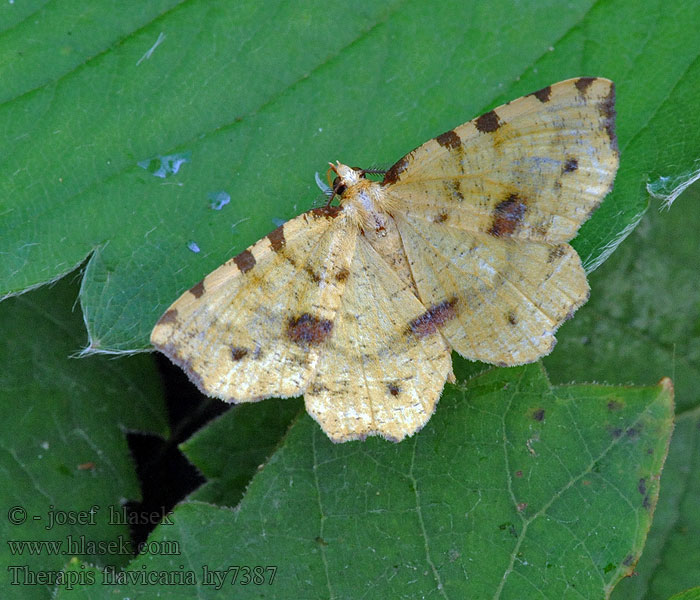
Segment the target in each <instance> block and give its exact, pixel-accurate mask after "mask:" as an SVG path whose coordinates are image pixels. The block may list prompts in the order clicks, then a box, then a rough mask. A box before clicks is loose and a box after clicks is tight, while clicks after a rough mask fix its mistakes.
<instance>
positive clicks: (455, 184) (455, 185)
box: [445, 179, 464, 202]
mask: <svg viewBox="0 0 700 600" xmlns="http://www.w3.org/2000/svg"><path fill="white" fill-rule="evenodd" d="M445 183H446V185H447V187H448V189H449V191H451V192H452V196H454V197H455V198H457V200H459V201H460V202H461V201H462V200H464V195H463V194H462V190H461V189H460V187H459V181H458V180H456V179H448V180H447V181H446V182H445Z"/></svg>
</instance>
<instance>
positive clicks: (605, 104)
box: [600, 84, 619, 154]
mask: <svg viewBox="0 0 700 600" xmlns="http://www.w3.org/2000/svg"><path fill="white" fill-rule="evenodd" d="M600 115H601V116H602V117H603V128H604V129H605V132H606V133H607V134H608V137H609V138H610V144H611V146H612V149H613V151H614V152H615V154H619V149H618V147H617V136H616V134H615V84H612V85H611V86H610V92H608V95H607V96H606V97H605V100H603V101H602V102H601V103H600Z"/></svg>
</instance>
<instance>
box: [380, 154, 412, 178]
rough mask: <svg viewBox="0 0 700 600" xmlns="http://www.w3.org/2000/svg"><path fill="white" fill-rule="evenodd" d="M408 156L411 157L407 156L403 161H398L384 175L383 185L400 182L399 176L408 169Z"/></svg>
mask: <svg viewBox="0 0 700 600" xmlns="http://www.w3.org/2000/svg"><path fill="white" fill-rule="evenodd" d="M408 156H409V155H406V156H404V157H403V158H402V159H401V160H399V161H397V162H396V163H395V164H394V165H393V166H392V167H391V169H389V170H388V171H387V172H386V173H385V174H384V180H383V181H382V185H389V184H392V183H396V182H397V181H398V180H399V175H401V173H403V172H404V171H405V170H406V169H407V168H408Z"/></svg>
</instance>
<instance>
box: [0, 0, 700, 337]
mask: <svg viewBox="0 0 700 600" xmlns="http://www.w3.org/2000/svg"><path fill="white" fill-rule="evenodd" d="M19 4H21V3H15V4H11V5H10V4H4V5H2V6H0V11H1V12H0V23H1V22H8V23H12V24H13V25H12V27H10V28H8V29H7V30H6V31H4V32H3V34H2V36H0V50H1V51H2V54H0V72H3V73H7V74H10V75H12V77H13V83H12V87H11V90H12V91H11V92H8V93H7V94H6V95H5V101H4V103H3V104H2V105H0V131H2V132H3V134H2V137H1V139H0V156H2V161H0V203H2V205H1V206H0V216H1V218H2V229H3V235H2V236H0V240H1V241H0V252H1V253H2V256H3V261H2V264H0V269H1V271H0V285H2V290H1V291H0V294H2V293H7V294H14V293H19V292H21V291H23V290H25V289H27V288H28V287H31V286H34V285H37V284H40V283H42V282H46V281H49V280H51V279H54V278H55V277H57V276H58V275H60V274H62V273H66V272H67V271H69V270H71V269H72V268H73V267H74V266H75V265H76V264H78V263H80V262H81V261H82V260H84V259H85V257H86V256H89V257H90V258H89V262H88V267H87V270H86V272H85V278H84V283H83V287H82V290H81V296H80V301H81V305H82V308H83V310H84V312H85V314H86V322H87V325H88V329H89V335H90V349H91V350H95V351H110V350H132V349H135V348H143V347H145V346H146V345H147V340H148V333H149V330H150V328H151V326H152V325H153V323H154V321H155V320H156V319H157V317H158V315H159V314H160V312H161V311H162V310H163V309H164V308H165V307H166V306H167V305H168V304H169V303H170V302H171V301H172V300H173V299H175V298H176V297H177V295H178V293H180V292H181V291H182V290H183V289H184V288H186V287H188V286H189V285H191V284H192V283H193V282H195V281H198V280H199V279H201V277H202V276H203V275H204V274H206V273H207V272H208V271H210V270H211V269H212V268H213V267H215V266H216V265H217V264H219V263H221V262H223V261H224V260H225V259H226V258H228V257H229V256H231V255H232V254H234V253H236V252H238V251H240V250H242V249H243V248H244V247H246V246H247V245H248V244H250V243H252V242H254V241H255V240H256V239H257V238H259V237H260V236H261V235H263V234H264V233H266V232H267V231H269V230H270V229H271V228H272V227H273V226H274V222H275V220H276V219H286V218H289V217H291V216H294V215H295V214H297V213H298V212H301V211H302V210H304V209H306V208H308V207H309V206H310V205H311V204H312V203H313V202H314V199H315V198H318V195H319V193H318V190H317V189H316V188H315V185H314V183H313V181H314V180H313V175H314V173H315V172H316V171H323V170H324V169H325V167H324V165H325V164H326V162H327V161H328V160H329V159H336V158H340V159H343V160H344V161H347V162H350V163H351V164H363V165H370V164H380V165H386V166H388V165H390V164H391V163H393V162H394V161H395V160H396V159H398V158H399V157H400V156H401V155H403V154H404V153H405V152H407V151H408V150H410V149H411V148H412V147H414V146H416V145H418V144H419V143H421V142H423V141H425V140H426V139H428V138H429V137H431V136H434V135H436V134H438V133H441V132H442V131H444V130H446V129H448V128H450V127H453V126H454V125H457V124H459V123H461V122H463V121H465V120H467V119H470V118H472V117H474V116H476V115H478V114H479V113H480V112H482V111H484V110H486V109H488V108H490V107H492V106H494V105H496V104H498V103H500V102H503V101H506V100H511V99H513V98H515V97H517V96H519V95H522V94H524V93H527V92H531V91H532V90H534V89H538V88H539V87H541V86H543V85H546V84H549V83H553V82H555V81H557V80H561V79H564V78H567V77H572V76H576V75H604V76H607V77H611V78H612V79H614V80H615V81H616V82H617V84H618V123H619V139H620V147H621V150H622V166H621V169H620V172H619V175H618V179H617V183H616V190H615V192H614V193H613V194H612V195H611V196H610V197H609V198H608V199H607V200H606V202H605V203H604V204H603V206H602V207H601V209H600V210H599V211H598V212H597V213H596V215H595V216H594V217H593V219H592V220H591V221H590V222H589V223H588V224H587V225H586V226H585V227H584V228H583V230H582V232H581V234H580V236H579V238H578V239H577V240H576V242H575V244H576V246H577V248H578V250H579V251H580V253H581V255H582V257H583V258H584V261H585V262H586V264H587V266H588V267H589V268H590V269H592V268H594V267H595V266H596V265H597V264H598V263H599V262H600V261H601V260H602V259H603V258H604V256H605V255H606V254H607V253H608V252H609V251H610V250H611V249H612V248H614V246H615V245H616V244H617V242H618V241H619V240H620V239H621V237H623V236H624V235H625V234H626V233H627V232H628V231H629V230H630V229H631V227H632V226H633V224H634V223H635V222H636V220H637V218H638V216H639V214H640V213H641V212H642V211H643V209H644V206H645V203H646V200H645V190H644V187H643V183H644V180H645V178H646V175H647V174H648V173H652V174H653V175H654V176H661V175H663V176H665V177H679V176H683V175H684V174H686V173H688V172H689V171H690V170H691V169H692V167H693V160H694V158H695V157H696V156H697V155H698V154H699V152H698V148H699V147H700V140H699V139H698V136H696V135H694V131H695V130H696V129H697V119H698V117H697V111H688V110H687V104H686V102H687V100H688V99H689V98H694V97H696V92H697V86H698V81H699V80H700V78H698V73H697V70H698V64H697V56H698V50H699V49H700V40H699V39H698V36H696V35H694V32H695V30H696V29H697V26H698V18H699V15H700V10H699V9H698V7H697V6H689V5H688V3H686V2H682V1H681V0H675V1H671V2H664V3H658V4H657V5H648V6H645V8H644V10H639V9H638V7H636V6H634V5H633V4H632V3H629V2H624V1H620V2H616V3H615V2H613V3H604V4H595V3H593V2H592V1H591V2H576V3H574V4H573V5H569V6H568V7H567V8H566V9H563V8H562V7H561V4H560V3H558V2H554V1H553V0H552V1H550V2H545V1H541V2H537V3H532V4H529V5H527V6H523V5H520V4H517V3H511V2H506V1H504V0H500V1H498V2H490V3H488V4H481V3H476V4H475V3H464V2H460V1H457V0H452V1H450V2H442V3H440V5H439V7H435V6H434V5H432V4H429V3H425V2H421V1H419V0H413V1H405V2H399V1H398V0H395V1H393V2H386V3H380V4H377V3H369V2H365V1H359V0H356V1H355V2H349V3H342V4H341V3H328V2H321V1H320V0H319V1H317V2H306V3H304V4H303V5H299V4H292V3H276V4H274V5H271V4H269V3H259V2H252V1H249V2H235V3H233V2H207V3H205V2H194V1H192V2H187V3H182V4H178V5H177V6H174V7H173V8H170V9H169V10H168V7H169V6H173V5H174V4H175V3H174V2H171V3H169V4H168V3H166V2H162V3H161V4H154V6H153V7H152V8H150V9H143V8H138V7H137V8H134V9H133V10H130V5H128V6H127V7H126V8H122V7H121V4H120V6H119V9H117V8H115V5H114V3H111V2H108V1H107V0H101V1H96V2H93V3H91V6H90V8H89V9H85V10H83V11H76V10H75V8H74V7H73V6H71V5H69V4H68V3H53V4H51V5H47V6H43V5H38V7H37V8H35V9H34V12H32V11H30V10H28V9H24V8H23V9H21V10H22V13H21V14H22V17H17V15H16V14H15V13H13V12H12V11H17V10H18V5H19ZM136 4H138V6H140V3H136ZM149 11H150V12H149ZM161 13H162V14H161ZM90 15H95V16H94V17H93V18H94V19H96V20H98V21H99V23H100V27H98V28H97V29H95V32H93V33H92V34H88V33H83V32H84V31H85V28H83V27H82V25H83V24H84V23H85V22H86V20H89V17H90ZM102 15H103V16H102ZM110 15H111V16H110ZM154 15H160V16H157V17H155V16H154ZM3 19H4V20H3ZM102 19H104V20H102ZM149 19H152V20H150V21H149ZM504 24H507V26H504ZM681 24H682V25H681ZM37 27H43V28H44V29H46V30H50V35H49V34H47V35H46V36H45V37H43V38H42V39H45V40H46V43H47V44H49V45H50V48H49V49H48V50H47V49H46V48H45V47H42V46H41V45H40V44H37V43H36V42H31V43H30V42H27V41H26V40H34V39H36V37H37V35H40V34H41V32H43V31H44V29H39V32H40V34H37V33H36V29H37ZM74 30H75V32H76V33H77V32H78V31H80V32H81V33H79V34H78V37H77V39H78V40H80V43H79V44H78V43H75V42H73V41H71V40H73V31H74ZM686 31H687V33H685V32H686ZM97 32H100V33H99V34H98V33H97ZM25 51H27V52H29V55H30V57H31V64H35V65H39V66H38V67H37V69H27V70H21V69H18V68H15V67H14V66H13V65H16V64H17V60H18V58H17V57H18V55H20V54H21V53H22V52H25ZM64 54H69V55H70V57H71V58H70V59H66V58H64V56H63V55H64ZM26 60H29V59H26ZM37 70H38V71H39V72H38V73H37ZM662 149H663V151H662ZM139 165H140V166H139ZM174 171H177V172H176V173H174ZM155 175H163V177H160V176H155ZM217 197H219V198H226V197H230V202H229V203H228V204H227V205H225V206H223V207H222V209H221V210H213V209H212V208H211V204H212V202H213V201H212V198H217ZM214 204H216V201H214ZM197 249H199V250H200V251H199V252H195V251H193V250H197Z"/></svg>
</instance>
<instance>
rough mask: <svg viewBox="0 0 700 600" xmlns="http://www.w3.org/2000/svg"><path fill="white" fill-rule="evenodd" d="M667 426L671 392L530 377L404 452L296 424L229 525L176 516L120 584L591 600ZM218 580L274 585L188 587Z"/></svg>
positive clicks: (141, 591) (635, 521)
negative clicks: (179, 581)
mask: <svg viewBox="0 0 700 600" xmlns="http://www.w3.org/2000/svg"><path fill="white" fill-rule="evenodd" d="M672 415H673V405H672V391H671V389H670V384H669V383H668V380H665V382H662V383H661V384H660V385H658V386H654V387H647V388H632V387H627V388H625V387H606V386H594V385H590V386H562V387H556V388H552V387H550V385H549V383H548V381H547V378H546V376H545V374H544V371H543V370H542V369H541V367H539V366H538V365H532V366H528V367H518V368H513V369H494V370H491V371H489V372H488V373H486V374H484V375H482V376H479V377H475V378H473V379H472V380H471V381H470V382H469V384H468V385H466V386H455V387H450V390H449V391H448V392H447V393H445V395H444V396H443V398H442V401H441V406H440V410H439V411H438V412H437V413H436V415H435V416H434V417H433V419H431V421H430V423H429V424H428V426H427V427H426V428H425V429H424V430H423V431H422V432H421V433H420V434H419V435H417V436H415V437H414V438H412V439H410V440H408V441H406V442H404V443H401V444H390V443H387V442H385V441H383V440H380V439H372V440H368V441H367V442H364V443H363V442H350V443H346V444H340V445H335V444H333V443H331V442H330V441H329V440H328V438H326V436H325V435H323V433H322V432H321V431H320V429H319V428H318V426H317V425H316V424H315V423H313V421H312V420H311V419H310V418H309V417H304V418H302V419H301V420H300V421H299V422H298V423H297V424H296V425H295V426H294V427H292V429H291V430H290V432H289V434H288V435H287V437H286V438H285V442H284V444H283V446H282V447H281V449H280V450H279V451H278V452H276V453H275V454H274V455H273V456H272V458H271V459H270V461H269V462H268V464H267V465H266V466H265V468H264V469H263V471H262V472H261V473H260V474H259V475H258V476H256V477H255V478H254V479H253V481H252V483H251V485H250V487H249V488H248V490H247V493H246V495H245V497H244V499H243V501H242V502H241V504H240V505H239V506H238V508H237V509H236V511H231V510H230V509H222V508H217V507H214V506H211V505H207V504H202V503H199V502H189V503H185V504H183V505H181V506H180V507H179V508H178V509H176V511H175V514H174V516H173V520H174V524H173V525H162V526H159V527H158V529H157V530H156V532H155V533H154V535H153V536H151V538H150V539H149V542H150V543H151V544H153V546H152V547H153V548H154V550H155V552H154V553H151V554H148V555H146V554H144V555H142V556H140V557H138V558H137V559H136V560H135V561H134V562H133V563H132V564H131V565H130V567H129V570H128V571H127V572H126V573H127V575H124V577H141V576H142V575H141V573H158V572H161V571H167V572H185V571H193V572H194V573H195V576H196V581H197V583H196V584H193V585H181V586H175V587H177V589H172V590H170V591H169V592H168V593H169V595H170V597H183V598H184V597H192V596H193V595H196V596H197V597H200V598H215V597H230V595H231V594H234V595H235V597H237V598H243V597H258V598H263V597H264V598H295V599H296V598H329V597H331V598H358V597H372V598H387V597H391V598H420V597H428V596H433V595H436V596H443V597H448V598H523V597H538V598H556V599H557V600H561V599H562V598H582V597H583V598H601V597H603V596H605V595H606V594H607V593H608V592H609V591H610V589H611V588H612V587H613V586H614V585H615V583H616V582H617V581H618V580H619V579H620V578H621V577H622V576H623V575H625V574H627V573H629V572H631V570H632V569H633V565H634V562H635V561H636V559H637V557H638V556H639V554H640V553H641V549H642V546H643V544H644V539H645V537H646V533H647V530H648V528H649V524H650V522H651V514H652V512H653V510H654V506H655V504H656V498H657V494H658V489H659V486H658V479H659V474H660V470H661V466H662V464H663V462H664V458H665V456H666V451H667V445H668V441H669V438H670V433H671V428H672ZM222 444H224V445H226V442H225V441H223V442H222ZM165 542H167V543H168V544H172V543H173V542H174V543H175V544H176V546H169V552H170V553H171V554H170V555H165V554H164V552H160V551H159V549H160V548H165V547H166V546H164V545H163V544H164V543H165ZM158 544H161V546H158ZM175 547H177V554H176V555H172V551H173V548H175ZM233 565H239V566H244V565H245V566H249V567H251V568H253V567H255V566H262V567H267V566H276V567H277V572H276V575H275V579H274V582H273V583H272V585H268V584H257V585H256V584H253V583H251V584H250V585H247V586H246V585H242V583H243V581H242V579H239V580H238V582H237V583H236V584H234V585H232V582H231V577H232V572H230V573H229V575H228V579H227V580H226V585H225V586H224V588H223V589H222V590H221V591H218V592H217V590H215V589H214V587H213V586H206V585H204V584H203V577H204V569H205V568H206V569H208V570H209V571H214V570H225V569H227V568H228V567H230V566H233ZM129 573H130V574H131V575H129ZM242 576H243V572H241V573H239V577H242ZM267 577H269V572H268V573H267ZM100 581H101V575H100V577H98V578H97V582H100ZM127 581H128V580H127ZM85 587H89V588H90V594H91V596H90V597H91V598H103V597H104V598H106V597H110V596H111V594H112V587H111V586H100V585H97V584H93V585H90V586H85ZM118 589H119V593H120V594H122V595H124V596H129V597H131V598H141V597H143V598H146V597H153V596H154V595H155V594H156V593H158V592H161V593H165V589H166V586H163V587H162V588H161V587H159V586H153V585H139V584H138V583H137V584H134V585H130V584H128V583H127V584H125V585H121V586H119V588H118ZM58 597H59V598H64V597H70V595H69V594H65V595H64V594H63V593H59V596H58Z"/></svg>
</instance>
